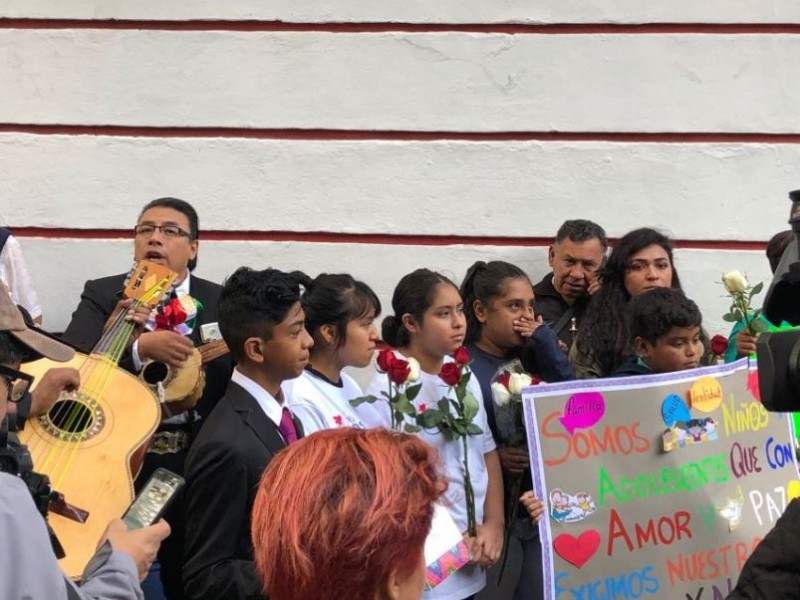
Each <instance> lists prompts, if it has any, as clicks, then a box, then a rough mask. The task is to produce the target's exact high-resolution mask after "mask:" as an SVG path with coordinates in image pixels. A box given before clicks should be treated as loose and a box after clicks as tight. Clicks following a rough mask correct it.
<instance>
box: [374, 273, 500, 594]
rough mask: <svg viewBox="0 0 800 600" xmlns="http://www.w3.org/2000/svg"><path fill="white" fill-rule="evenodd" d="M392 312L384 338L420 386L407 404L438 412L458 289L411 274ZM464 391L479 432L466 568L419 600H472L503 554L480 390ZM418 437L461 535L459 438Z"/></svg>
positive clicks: (454, 346)
mask: <svg viewBox="0 0 800 600" xmlns="http://www.w3.org/2000/svg"><path fill="white" fill-rule="evenodd" d="M392 308H393V309H394V314H393V315H390V316H388V317H386V318H385V319H384V320H383V325H382V332H383V339H384V341H386V342H387V343H388V344H389V345H391V346H393V347H394V348H396V349H397V352H396V354H398V355H400V358H403V359H407V358H414V359H416V360H417V362H419V365H420V374H419V380H418V381H419V382H420V384H421V387H420V388H419V393H418V394H417V395H416V397H415V398H414V399H413V400H412V403H413V405H414V408H415V410H416V411H417V413H418V414H419V413H421V412H424V411H425V410H426V409H427V408H428V407H430V408H436V407H437V405H438V403H439V401H440V400H441V399H442V398H444V397H447V398H449V399H450V400H455V394H454V392H453V390H452V388H451V387H450V386H449V385H448V384H446V383H445V382H444V381H443V380H442V378H441V377H440V376H439V373H440V372H441V371H442V367H443V366H444V365H447V364H449V363H453V362H454V360H453V358H452V357H451V354H453V353H454V352H456V350H459V349H460V348H461V346H462V344H463V343H464V335H465V333H466V320H465V318H464V307H463V303H462V302H461V296H460V295H459V293H458V288H457V287H456V285H455V284H454V283H453V282H452V281H450V280H449V279H448V278H447V277H445V276H443V275H440V274H439V273H436V272H434V271H431V270H429V269H417V270H416V271H414V272H412V273H409V274H408V275H406V276H405V277H403V278H402V279H401V280H400V283H398V284H397V287H396V288H395V291H394V295H393V296H392ZM387 384H388V376H387V374H385V373H378V374H377V375H376V376H375V378H374V379H373V380H372V382H371V383H370V385H369V387H368V388H367V393H368V394H371V395H372V396H375V397H378V398H379V397H380V396H381V392H382V391H385V390H386V388H387ZM467 387H468V389H469V391H470V393H472V395H473V396H474V397H475V398H476V399H477V400H478V405H479V406H478V413H477V415H476V416H475V418H474V420H473V421H472V422H473V423H474V424H475V425H477V426H478V427H480V428H481V433H480V434H476V435H469V436H467V440H468V445H467V450H466V451H467V454H468V461H469V470H470V479H471V482H472V487H473V490H474V498H475V522H476V523H477V535H476V536H475V537H472V536H469V535H468V534H467V533H465V534H464V537H465V541H466V543H467V545H468V547H469V548H470V552H471V557H472V562H471V563H470V564H467V565H466V566H464V567H463V568H461V569H459V570H458V571H456V572H455V573H453V574H452V575H450V576H449V577H448V578H447V579H445V580H444V581H443V582H442V583H441V584H439V585H438V586H436V587H435V588H433V589H432V590H427V591H425V593H424V594H423V600H434V599H441V600H464V599H468V598H472V597H473V596H474V594H476V593H478V592H479V591H480V590H481V589H482V588H483V587H484V586H485V585H486V574H485V572H484V569H483V567H488V566H490V565H492V564H494V563H495V562H496V561H497V560H498V559H499V557H500V553H501V551H502V546H503V484H502V475H501V471H500V462H499V461H498V458H497V452H496V450H495V443H494V440H493V439H492V434H491V432H490V430H489V427H488V424H487V422H486V413H485V411H484V407H483V401H482V398H481V390H480V386H479V385H478V383H477V381H476V380H475V378H474V377H472V378H471V379H470V380H469V383H468V384H467ZM378 405H380V406H382V407H384V408H385V407H386V403H385V402H376V403H375V406H378ZM363 406H365V405H362V407H363ZM359 408H361V407H359ZM452 410H453V409H451V412H452ZM412 423H413V421H412ZM383 424H384V426H385V427H387V428H388V427H389V426H390V415H389V414H388V411H386V414H385V415H384V423H383ZM416 435H417V436H418V437H419V438H420V439H422V440H423V441H425V442H426V443H427V444H429V445H430V446H432V447H433V448H435V449H436V450H437V452H438V454H439V457H440V459H441V462H442V468H443V471H444V475H445V478H446V479H447V492H446V493H445V497H446V498H447V501H446V502H445V503H444V505H445V508H446V509H447V511H448V512H449V513H450V516H451V517H452V518H453V520H454V521H455V523H456V525H457V526H458V527H459V529H460V531H462V532H466V531H467V520H468V516H467V511H466V510H465V508H466V502H465V494H466V492H465V477H464V470H463V460H464V456H463V453H464V450H463V446H462V440H458V439H449V438H448V437H446V436H445V435H443V434H442V432H441V431H439V429H438V428H428V429H426V428H422V429H421V430H420V431H419V432H418V433H417V434H416Z"/></svg>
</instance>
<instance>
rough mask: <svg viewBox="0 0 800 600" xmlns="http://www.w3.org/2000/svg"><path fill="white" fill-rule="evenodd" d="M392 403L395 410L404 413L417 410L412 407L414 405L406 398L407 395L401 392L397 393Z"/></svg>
mask: <svg viewBox="0 0 800 600" xmlns="http://www.w3.org/2000/svg"><path fill="white" fill-rule="evenodd" d="M393 405H394V409H395V410H396V411H397V412H400V413H402V414H404V415H414V414H416V412H417V411H416V410H415V409H414V405H413V404H411V402H410V401H409V400H408V397H407V396H406V395H405V394H402V393H401V394H398V395H397V398H396V399H395V401H394V403H393Z"/></svg>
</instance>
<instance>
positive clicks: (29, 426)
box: [19, 261, 176, 579]
mask: <svg viewBox="0 0 800 600" xmlns="http://www.w3.org/2000/svg"><path fill="white" fill-rule="evenodd" d="M175 277H176V274H175V273H173V272H172V271H170V270H169V269H168V268H166V267H163V266H161V265H159V264H156V263H151V262H149V261H141V262H139V263H138V264H137V265H136V267H135V268H134V271H133V273H132V275H131V277H130V280H129V282H128V284H127V285H126V287H125V292H124V294H125V296H126V297H127V298H131V299H133V301H134V305H141V304H152V303H155V302H157V301H158V300H159V298H160V297H161V296H162V295H163V294H164V293H166V292H167V291H168V290H169V289H170V287H171V285H172V283H173V281H174V280H175ZM125 315H126V311H122V312H121V313H119V314H118V315H117V316H116V318H115V320H114V321H113V323H112V325H111V326H110V327H109V328H108V329H107V330H106V332H105V333H104V334H103V336H102V337H101V339H100V341H99V342H98V343H97V345H96V346H95V348H94V349H93V350H92V352H91V354H90V355H88V356H87V355H85V354H78V355H76V357H75V358H74V359H73V360H71V361H70V362H68V363H55V362H53V361H51V360H47V359H42V360H38V361H35V362H32V363H28V364H25V365H23V369H24V371H25V372H27V373H30V374H31V375H34V376H35V377H36V378H37V380H38V379H39V378H40V377H41V376H42V375H43V374H44V373H45V372H46V371H47V370H49V369H51V368H53V367H63V366H70V367H74V368H76V369H78V371H79V372H80V376H81V386H80V389H79V390H78V391H77V392H76V393H73V394H63V395H62V397H61V398H60V399H59V401H58V402H57V403H56V405H55V406H54V407H53V408H52V409H51V410H50V412H49V413H48V414H46V415H42V416H40V417H38V418H36V419H31V420H29V421H28V422H27V423H26V425H25V429H23V430H22V431H21V432H20V435H19V437H20V439H21V441H22V442H23V443H24V444H26V445H27V446H28V449H29V450H30V452H31V456H32V457H33V464H34V465H35V468H36V471H38V472H40V473H44V474H46V475H47V476H49V477H50V482H51V484H52V486H53V489H54V490H56V491H57V492H60V493H61V494H63V496H64V500H65V501H66V502H67V503H68V504H69V505H71V506H72V507H74V508H75V509H77V510H75V511H71V512H70V511H65V512H64V514H67V515H69V517H67V516H62V514H56V513H54V512H53V511H52V510H51V512H50V515H49V517H48V520H49V522H50V525H51V526H52V528H53V530H54V531H55V533H56V536H57V537H58V539H59V541H60V542H61V545H62V546H63V547H64V550H65V552H66V557H65V558H63V559H61V561H60V564H61V568H62V570H63V571H64V573H66V574H67V576H69V577H71V578H74V579H77V578H79V577H80V576H81V573H82V572H83V569H84V567H85V566H86V563H87V562H88V561H89V559H90V558H91V557H92V555H93V554H94V553H95V550H96V548H97V542H98V541H99V540H100V536H101V535H102V534H103V532H104V531H105V528H106V525H108V522H109V521H110V520H111V519H114V518H119V517H121V516H122V514H123V513H124V512H125V509H126V508H127V507H128V505H129V504H130V503H131V501H132V500H133V496H134V492H133V479H134V477H135V476H136V475H137V474H138V472H139V470H140V469H141V466H142V461H143V459H144V453H145V451H146V449H147V443H148V441H149V440H150V438H151V437H152V435H153V433H154V432H155V430H156V427H157V426H158V423H159V422H160V410H159V406H158V401H157V400H156V398H155V396H154V395H153V393H152V392H151V391H150V390H149V389H148V388H147V386H145V385H143V384H142V382H141V381H139V379H138V378H136V377H135V376H133V375H131V374H130V373H128V372H126V371H124V370H122V369H120V368H118V367H117V365H118V364H119V360H120V358H121V357H122V355H123V353H124V352H125V350H126V349H127V347H128V342H129V341H130V338H131V335H132V334H133V330H134V324H133V323H131V322H129V321H126V320H125ZM84 512H88V517H85V520H83V516H82V515H81V514H80V513H84ZM82 520H83V522H81V521H82Z"/></svg>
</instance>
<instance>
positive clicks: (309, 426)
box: [281, 369, 380, 435]
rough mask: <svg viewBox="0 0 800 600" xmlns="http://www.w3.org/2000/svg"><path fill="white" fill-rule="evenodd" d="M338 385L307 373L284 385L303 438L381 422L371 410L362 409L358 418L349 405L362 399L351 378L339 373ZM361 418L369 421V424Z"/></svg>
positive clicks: (357, 387) (285, 393)
mask: <svg viewBox="0 0 800 600" xmlns="http://www.w3.org/2000/svg"><path fill="white" fill-rule="evenodd" d="M340 384H341V385H336V384H334V383H331V382H330V381H329V380H328V379H326V378H325V377H324V376H322V375H321V374H319V373H316V372H315V371H313V370H308V369H306V370H304V371H303V373H302V375H300V377H297V378H296V379H290V380H288V381H284V382H283V384H282V385H281V387H282V388H283V397H284V398H285V399H286V406H288V407H289V410H291V411H292V413H294V414H295V416H297V418H298V419H300V422H301V423H303V434H304V435H311V434H312V433H314V432H315V431H321V430H323V429H335V428H337V427H357V428H359V429H367V428H368V427H372V426H374V422H375V421H377V420H378V419H379V418H380V417H379V416H378V414H377V411H376V410H375V409H373V408H372V407H371V406H365V407H364V409H363V410H362V411H361V413H362V414H359V413H357V412H356V410H355V409H354V408H353V406H352V405H351V404H350V400H354V399H355V398H358V397H359V396H363V395H364V394H363V392H362V391H361V388H360V387H359V385H358V384H357V383H356V382H355V380H354V379H353V378H352V377H350V376H349V375H347V374H346V373H342V374H341V382H340ZM370 413H375V414H373V415H370ZM364 417H368V421H365V420H364Z"/></svg>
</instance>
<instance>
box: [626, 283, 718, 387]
mask: <svg viewBox="0 0 800 600" xmlns="http://www.w3.org/2000/svg"><path fill="white" fill-rule="evenodd" d="M628 309H629V319H630V330H631V337H632V338H633V340H634V341H633V343H634V348H635V350H636V357H633V358H631V359H629V360H628V361H627V362H626V363H624V364H623V365H622V366H621V367H620V368H619V369H618V370H617V371H616V372H615V373H614V375H613V376H614V377H622V376H626V375H648V374H652V373H671V372H673V371H684V370H686V369H694V368H696V367H697V366H698V365H699V364H700V357H701V356H702V355H703V350H704V349H703V342H702V341H701V339H700V338H701V329H700V326H701V324H702V320H703V319H702V316H701V315H700V310H699V309H698V308H697V304H695V303H694V302H692V301H691V300H689V299H688V298H687V297H686V296H684V294H683V292H682V291H681V290H679V289H676V288H656V289H654V290H650V291H649V292H645V293H644V294H639V295H638V296H635V297H633V298H631V300H630V304H629V307H628Z"/></svg>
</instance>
